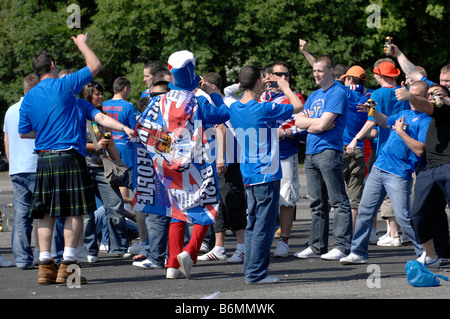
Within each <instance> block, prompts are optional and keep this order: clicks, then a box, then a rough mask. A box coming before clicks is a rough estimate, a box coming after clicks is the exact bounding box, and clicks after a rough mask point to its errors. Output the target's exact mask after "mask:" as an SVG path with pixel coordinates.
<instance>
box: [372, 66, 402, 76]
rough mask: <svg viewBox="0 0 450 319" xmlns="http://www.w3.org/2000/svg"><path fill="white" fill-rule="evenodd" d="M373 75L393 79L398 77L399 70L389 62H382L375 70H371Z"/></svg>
mask: <svg viewBox="0 0 450 319" xmlns="http://www.w3.org/2000/svg"><path fill="white" fill-rule="evenodd" d="M373 73H375V74H378V75H384V76H388V77H390V78H395V77H396V76H399V75H400V70H399V69H397V68H396V67H395V64H393V63H391V62H383V63H381V64H380V65H379V66H378V67H377V68H375V69H373Z"/></svg>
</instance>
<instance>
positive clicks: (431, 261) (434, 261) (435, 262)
mask: <svg viewBox="0 0 450 319" xmlns="http://www.w3.org/2000/svg"><path fill="white" fill-rule="evenodd" d="M417 261H418V262H420V263H422V264H424V266H425V267H427V268H439V266H440V260H439V258H438V257H437V256H436V258H431V257H428V256H427V253H426V252H423V253H422V255H421V256H420V257H419V258H417Z"/></svg>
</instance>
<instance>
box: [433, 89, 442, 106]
mask: <svg viewBox="0 0 450 319" xmlns="http://www.w3.org/2000/svg"><path fill="white" fill-rule="evenodd" d="M431 95H432V96H433V101H434V103H433V104H434V105H435V106H436V107H441V106H442V105H444V101H443V100H442V98H441V97H440V96H438V95H437V92H436V90H433V91H431Z"/></svg>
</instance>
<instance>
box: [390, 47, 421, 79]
mask: <svg viewBox="0 0 450 319" xmlns="http://www.w3.org/2000/svg"><path fill="white" fill-rule="evenodd" d="M391 46H392V48H393V52H392V56H393V57H395V58H397V61H398V64H399V65H400V68H401V69H402V71H403V72H405V74H406V76H407V77H408V78H410V79H411V80H412V81H420V80H421V79H422V74H421V73H420V72H419V70H418V69H417V68H416V66H415V65H414V64H412V63H411V62H410V61H409V60H408V58H407V57H406V56H405V55H404V54H403V52H402V51H400V49H399V48H398V46H396V45H395V44H391Z"/></svg>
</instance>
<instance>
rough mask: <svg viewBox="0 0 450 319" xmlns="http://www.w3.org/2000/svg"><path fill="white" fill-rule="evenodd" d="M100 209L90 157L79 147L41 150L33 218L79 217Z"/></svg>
mask: <svg viewBox="0 0 450 319" xmlns="http://www.w3.org/2000/svg"><path fill="white" fill-rule="evenodd" d="M96 209H97V207H96V204H95V190H94V184H93V181H92V178H91V177H90V176H89V173H88V171H87V166H86V159H85V158H84V156H83V155H81V154H80V153H78V152H77V151H76V150H68V151H61V152H53V153H51V152H38V163H37V172H36V186H35V189H34V194H33V198H32V201H31V205H30V210H29V214H30V216H31V217H32V218H37V219H41V218H43V217H44V214H46V213H48V214H50V217H61V216H79V215H84V214H88V213H92V212H94V211H95V210H96Z"/></svg>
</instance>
